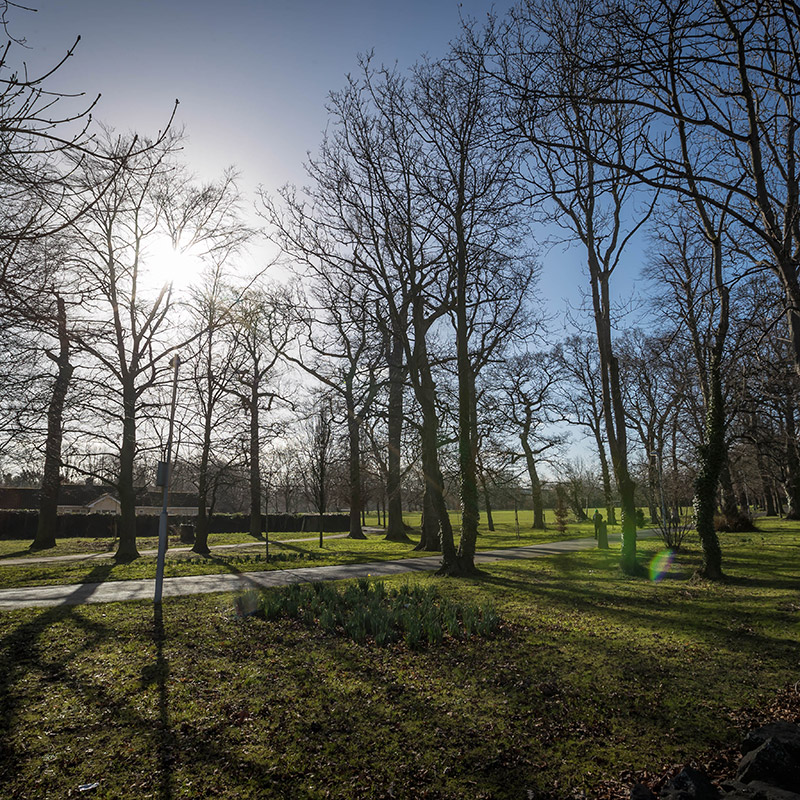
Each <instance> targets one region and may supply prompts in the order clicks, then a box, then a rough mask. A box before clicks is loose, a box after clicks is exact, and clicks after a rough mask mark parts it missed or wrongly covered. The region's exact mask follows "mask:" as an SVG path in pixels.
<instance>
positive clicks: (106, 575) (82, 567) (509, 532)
mask: <svg viewBox="0 0 800 800" xmlns="http://www.w3.org/2000/svg"><path fill="white" fill-rule="evenodd" d="M367 522H368V524H369V522H370V520H369V519H368V520H367ZM408 522H409V524H412V525H413V524H414V523H416V524H417V525H418V524H419V516H418V515H417V517H416V518H415V517H413V516H411V515H410V516H409V518H408ZM453 522H454V524H457V516H456V515H455V514H454V515H453ZM495 527H496V530H495V531H489V530H488V529H487V528H486V527H485V521H484V524H483V525H481V528H480V532H479V537H478V549H480V550H489V549H493V548H498V547H518V546H520V545H526V544H535V543H538V542H550V541H554V540H557V539H570V538H580V537H584V536H591V535H592V532H593V527H592V524H591V523H588V524H587V523H582V524H580V525H579V524H573V525H570V526H569V527H568V528H567V531H566V532H565V533H564V534H563V535H562V534H561V533H559V532H558V531H557V530H555V529H554V528H548V529H547V530H545V531H534V530H531V529H530V528H529V527H528V528H522V527H521V528H520V533H519V536H517V531H516V525H515V522H514V512H513V511H500V512H497V513H496V520H495ZM457 535H458V533H457V532H456V536H457ZM298 538H308V541H305V542H285V541H284V540H286V539H298ZM411 538H412V543H411V544H406V543H396V542H387V541H385V540H384V538H383V534H382V533H369V534H368V535H367V538H366V539H365V540H353V539H347V538H345V539H342V538H335V539H326V540H325V541H324V546H323V547H322V548H320V547H319V540H318V534H317V535H315V534H314V533H292V534H288V533H284V534H270V542H271V546H270V555H271V556H277V558H276V559H274V560H271V561H266V560H265V558H264V543H263V542H260V543H259V542H257V541H254V540H253V538H252V537H251V536H250V535H249V534H246V533H229V534H214V535H212V536H210V537H209V544H210V545H212V546H213V545H217V544H235V543H240V542H251V543H252V547H248V548H247V549H246V550H245V549H241V550H239V549H237V550H235V551H230V550H227V551H226V550H217V551H215V552H213V553H212V555H211V556H210V557H204V556H199V555H197V554H195V553H188V552H185V551H184V552H174V551H173V552H172V553H170V551H167V554H168V556H169V558H168V560H167V563H166V567H165V571H164V575H165V576H166V577H178V576H181V575H208V574H213V573H223V572H253V571H260V570H265V569H291V568H292V567H296V566H326V565H328V564H351V563H357V562H362V563H363V562H369V561H385V560H388V559H397V558H409V557H414V556H424V555H430V553H424V552H417V551H415V550H414V545H415V544H416V542H417V541H418V540H419V536H418V535H416V536H415V535H414V534H413V533H412V536H411ZM282 541H284V543H282ZM93 543H94V544H93ZM29 544H30V543H29V542H27V541H20V540H14V541H4V542H0V547H2V548H3V549H0V588H2V589H11V588H16V587H19V586H44V585H53V584H69V583H84V582H98V581H108V580H134V579H140V578H154V577H155V572H156V558H155V556H143V557H141V558H139V559H137V560H136V561H135V562H133V563H131V564H117V563H115V562H114V561H111V560H109V561H105V560H103V561H97V560H91V561H67V562H60V563H42V564H36V563H31V564H4V563H3V560H4V558H5V559H9V558H11V557H14V558H17V557H20V556H21V555H23V554H28V553H29V551H28V550H27V549H26V548H27V547H28V545H29ZM115 546H116V545H115V543H113V542H112V541H111V540H110V539H99V540H94V539H78V540H72V539H65V540H62V541H61V542H59V543H58V546H57V547H55V548H53V549H51V550H45V551H40V552H38V553H34V554H30V556H28V555H25V557H26V558H27V557H35V556H40V555H41V556H44V557H50V556H58V555H69V554H73V553H81V552H83V553H94V552H113V550H114V549H115ZM157 546H158V541H157V540H156V539H153V538H151V539H140V540H138V547H139V550H140V551H142V550H147V549H152V548H155V547H157ZM170 547H172V548H177V547H183V548H185V547H186V545H181V544H180V541H179V539H178V538H177V537H174V538H173V539H171V541H170ZM4 550H5V553H4Z"/></svg>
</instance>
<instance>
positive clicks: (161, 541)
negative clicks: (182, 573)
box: [153, 353, 181, 604]
mask: <svg viewBox="0 0 800 800" xmlns="http://www.w3.org/2000/svg"><path fill="white" fill-rule="evenodd" d="M169 365H170V366H171V367H172V368H173V370H174V371H173V378H172V405H171V407H170V412H169V433H168V435H167V453H166V456H167V457H166V460H165V461H159V462H158V477H157V479H156V485H158V486H162V487H163V489H164V502H163V504H162V506H161V516H160V517H159V520H158V562H157V564H156V588H155V594H154V596H153V602H154V603H156V604H159V603H161V588H162V585H163V583H164V560H165V559H166V556H167V503H168V501H169V473H170V460H171V458H172V433H173V430H174V428H175V405H176V401H177V399H178V368H179V367H180V365H181V357H180V356H179V355H178V354H177V353H176V354H175V355H174V356H173V357H172V360H171V361H170V362H169Z"/></svg>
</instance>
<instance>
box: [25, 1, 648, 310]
mask: <svg viewBox="0 0 800 800" xmlns="http://www.w3.org/2000/svg"><path fill="white" fill-rule="evenodd" d="M35 5H36V8H37V11H36V13H27V12H23V11H15V12H13V14H12V15H11V32H12V33H13V34H14V35H16V36H24V37H25V38H26V39H27V42H28V45H29V47H30V50H29V51H28V52H27V54H26V60H27V62H28V64H29V66H30V68H31V69H32V70H33V71H35V70H36V69H37V68H40V69H41V68H45V67H50V66H52V65H53V64H54V63H56V62H57V61H58V59H59V58H61V57H62V55H63V54H64V52H65V51H66V49H67V48H68V47H69V46H70V45H71V44H72V42H73V41H74V39H75V38H76V37H77V36H78V35H80V36H81V42H80V44H79V46H78V49H77V51H76V54H75V56H74V57H73V58H71V59H70V60H69V61H68V63H67V64H66V65H65V66H64V67H63V68H62V69H61V70H59V72H58V74H57V76H56V78H55V79H54V80H53V81H52V83H51V87H52V88H54V89H60V90H63V91H70V92H75V91H83V92H85V93H86V95H87V97H93V96H94V95H96V94H97V93H101V94H102V98H101V100H100V103H99V105H98V106H97V109H96V111H95V117H96V118H97V119H98V120H101V121H103V122H105V123H107V124H109V125H111V126H112V127H114V128H115V129H116V130H117V131H119V132H124V131H129V130H136V131H138V132H141V133H145V134H147V133H150V134H153V133H155V132H156V131H157V130H158V129H159V128H160V127H162V126H163V125H164V124H165V122H166V120H167V119H168V117H169V114H170V111H171V109H172V104H173V102H174V100H175V98H178V99H179V100H180V107H179V110H178V115H177V124H178V125H179V126H180V125H183V126H185V128H186V133H187V135H188V142H187V146H186V152H185V156H186V159H187V161H188V162H189V164H190V166H191V167H192V169H193V170H194V171H195V172H196V173H197V174H198V175H200V176H201V177H204V178H211V177H214V176H215V175H218V174H219V173H220V172H221V171H222V170H223V169H224V168H225V167H227V166H229V165H231V164H233V165H235V166H236V167H237V168H238V169H239V170H240V171H241V173H242V176H243V180H242V186H243V188H244V189H245V190H246V191H248V192H252V191H253V190H254V189H255V187H256V186H259V185H263V186H264V188H266V189H267V190H268V191H273V190H275V189H276V188H277V187H279V186H280V185H282V184H283V183H286V182H291V183H297V184H302V183H303V182H304V173H303V170H302V163H303V161H304V159H305V158H306V154H307V152H308V151H309V150H310V151H312V152H313V151H314V150H315V149H316V148H317V145H318V144H319V141H320V137H321V133H322V131H323V130H324V128H325V126H326V122H327V120H326V114H325V100H326V96H327V93H328V92H329V91H331V90H335V89H338V88H340V87H341V86H342V85H343V84H344V81H345V75H346V73H347V72H348V71H350V70H354V69H355V68H356V57H357V54H358V53H360V52H365V51H367V50H370V49H374V51H375V56H376V59H377V60H378V61H382V62H384V63H394V62H395V61H396V62H397V63H398V64H399V66H400V67H401V68H402V67H407V66H410V65H411V64H412V63H413V62H414V61H415V60H416V59H417V58H418V57H419V56H420V55H421V54H423V53H427V54H429V55H432V56H436V55H438V54H440V53H443V52H444V51H445V49H446V47H447V43H448V41H449V40H450V39H452V38H453V37H455V36H456V35H457V34H458V32H459V27H460V23H459V14H463V15H464V16H466V17H472V18H475V19H478V20H482V19H484V18H485V16H486V13H487V12H488V11H490V9H492V8H494V11H495V12H496V13H498V14H500V15H502V14H504V13H505V12H506V11H507V10H508V8H509V7H510V6H511V5H512V0H497V1H496V2H495V3H494V4H493V5H492V3H491V2H486V1H485V0H464V2H462V3H458V2H455V0H427V2H426V1H425V0H405V2H387V1H386V0H371V1H370V0H228V1H227V2H208V0H135V2H133V0H39V2H37V3H36V4H35ZM582 261H583V259H582V258H581V253H580V250H579V249H575V248H573V249H571V250H570V251H569V252H564V250H563V249H562V248H557V249H555V250H553V251H552V252H551V253H550V254H549V255H548V256H547V257H546V259H545V270H544V274H543V276H542V283H541V285H540V292H541V296H542V297H543V298H544V300H545V301H546V303H547V305H548V306H549V308H550V310H551V312H553V313H555V314H556V315H559V316H560V315H561V314H563V312H564V309H565V302H564V300H565V298H568V299H569V300H570V301H571V302H572V303H573V304H577V303H578V302H579V301H580V287H582V286H584V285H585V284H586V283H587V280H586V278H585V277H584V273H583V268H582ZM635 271H638V266H637V267H635ZM630 273H631V274H630V277H632V276H633V273H634V270H630ZM630 277H629V278H628V279H627V280H624V281H623V287H624V291H623V294H627V293H628V292H629V291H630ZM623 287H621V288H623Z"/></svg>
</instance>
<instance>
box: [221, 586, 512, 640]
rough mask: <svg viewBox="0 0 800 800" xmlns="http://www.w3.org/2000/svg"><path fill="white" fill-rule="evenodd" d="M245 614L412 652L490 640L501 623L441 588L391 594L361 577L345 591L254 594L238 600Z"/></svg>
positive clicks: (486, 607) (489, 610) (294, 589)
mask: <svg viewBox="0 0 800 800" xmlns="http://www.w3.org/2000/svg"><path fill="white" fill-rule="evenodd" d="M236 610H237V613H238V614H239V615H240V616H256V617H260V618H262V619H266V620H277V619H281V618H289V619H296V620H299V621H300V622H302V623H303V624H304V625H306V626H307V627H320V628H322V630H324V631H325V632H327V633H330V634H333V635H336V636H345V637H347V638H349V639H352V640H353V641H355V642H359V643H362V642H365V641H373V642H374V643H375V644H377V645H379V646H383V645H387V644H391V643H392V642H397V641H404V642H405V643H406V644H407V645H408V647H410V648H411V649H412V650H413V649H417V648H420V647H423V646H426V645H428V646H431V645H438V644H441V643H442V642H443V641H444V640H445V639H446V638H447V639H450V640H454V639H462V638H468V637H470V636H489V635H490V634H492V633H493V632H494V631H495V630H496V629H497V627H498V625H499V624H500V617H499V616H498V614H497V612H496V611H495V610H494V608H493V607H492V606H491V605H490V604H488V603H484V604H483V605H481V606H477V605H474V604H471V603H457V602H454V601H453V600H450V599H448V598H446V597H442V596H441V595H440V594H439V592H438V590H437V588H436V587H435V586H427V587H423V586H420V585H410V584H408V583H405V584H402V585H401V586H400V587H399V588H397V589H391V590H387V589H386V586H385V584H384V583H383V581H374V582H373V581H370V580H369V579H368V578H359V579H358V581H357V582H355V583H349V584H346V585H345V586H344V588H342V589H339V588H337V587H336V586H334V585H332V584H329V583H302V584H301V583H294V584H292V585H290V586H287V587H285V588H283V589H270V590H267V591H263V592H258V591H255V590H250V591H247V592H244V593H243V594H241V595H239V596H238V597H237V598H236Z"/></svg>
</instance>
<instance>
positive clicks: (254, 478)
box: [249, 375, 262, 539]
mask: <svg viewBox="0 0 800 800" xmlns="http://www.w3.org/2000/svg"><path fill="white" fill-rule="evenodd" d="M249 405H250V453H249V455H250V535H251V536H252V537H253V538H254V539H260V538H261V529H262V525H261V447H260V443H261V437H260V436H259V413H258V411H259V409H258V378H257V377H256V375H254V376H253V384H252V387H251V392H250V403H249Z"/></svg>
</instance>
